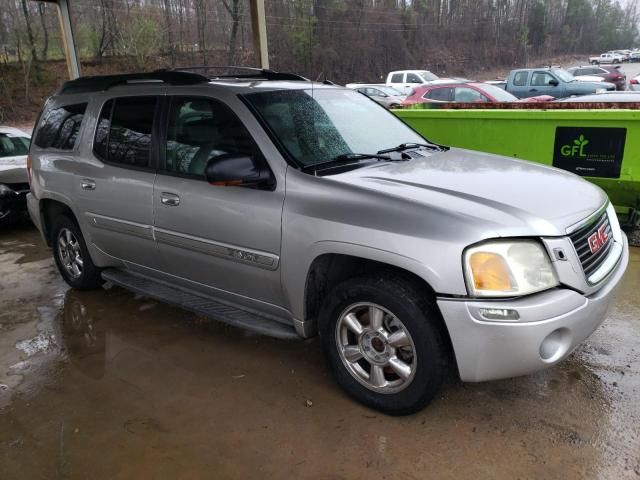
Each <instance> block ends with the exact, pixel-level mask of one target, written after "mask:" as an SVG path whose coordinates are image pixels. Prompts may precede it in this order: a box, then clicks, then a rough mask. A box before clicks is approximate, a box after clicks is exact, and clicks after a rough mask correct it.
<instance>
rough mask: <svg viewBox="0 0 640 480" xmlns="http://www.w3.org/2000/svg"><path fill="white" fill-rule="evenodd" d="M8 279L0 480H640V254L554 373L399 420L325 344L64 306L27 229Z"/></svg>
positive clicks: (2, 314)
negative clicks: (349, 384)
mask: <svg viewBox="0 0 640 480" xmlns="http://www.w3.org/2000/svg"><path fill="white" fill-rule="evenodd" d="M0 272H1V275H0V306H1V310H0V478H2V479H26V478H28V479H40V478H42V479H44V478H47V479H49V478H55V479H61V478H73V479H76V478H77V479H86V478H92V479H94V480H98V479H130V478H136V479H141V478H154V479H155V478H171V479H174V478H257V477H262V476H267V477H271V478H314V479H315V478H321V479H322V478H327V479H338V478H348V479H353V478H374V477H375V478H381V479H383V478H384V479H394V478H398V479H418V478H420V479H422V478H439V479H446V478H452V479H453V478H455V479H460V478H508V479H515V478H545V479H553V478H563V479H564V478H602V479H611V478H616V479H619V478H632V479H635V478H640V346H639V345H640V320H639V314H640V298H639V297H638V293H637V292H638V291H639V290H640V249H633V252H632V259H631V264H630V267H629V270H628V271H627V274H626V277H625V280H624V284H623V286H622V289H621V291H620V292H619V296H618V300H617V303H616V305H615V308H614V309H613V310H612V312H611V314H610V316H609V318H608V320H607V321H606V322H605V324H604V325H603V326H602V327H601V328H600V329H599V330H598V331H597V332H596V333H595V334H594V335H593V337H592V338H591V339H590V340H589V341H588V342H587V343H586V344H584V345H582V346H581V347H580V348H579V349H578V350H577V351H576V352H575V353H574V354H573V355H572V356H571V357H570V358H569V359H568V360H566V361H565V362H564V363H562V364H561V365H560V366H557V367H554V368H551V369H549V370H547V371H544V372H541V373H539V374H536V375H531V376H528V377H523V378H517V379H512V380H505V381H499V382H490V383H484V384H461V383H457V382H454V381H452V382H451V383H450V384H449V385H447V386H446V388H445V389H444V391H443V393H442V395H441V396H440V397H439V398H438V399H437V400H436V401H435V402H434V403H433V404H432V405H431V406H430V407H428V408H427V409H425V410H424V411H422V412H421V413H419V414H417V415H414V416H411V417H406V418H390V417H386V416H384V415H381V414H379V413H377V412H374V411H371V410H368V409H366V408H364V407H362V406H360V405H359V404H356V403H354V402H353V401H352V400H350V399H349V398H347V397H346V396H345V395H344V394H343V393H342V392H341V391H340V390H339V389H338V387H337V386H336V385H335V384H334V383H333V381H332V380H331V378H330V377H329V375H328V373H327V370H326V369H325V367H324V365H323V361H322V358H321V355H320V349H319V345H318V342H317V341H309V342H285V341H278V340H272V339H268V338H263V337H259V336H254V335H249V334H247V333H245V332H242V331H239V330H236V329H234V328H231V327H226V326H222V325H220V324H217V323H215V322H211V321H209V320H206V319H203V318H198V317H196V316H194V315H192V314H189V313H186V312H183V311H180V310H177V309H174V308H170V307H167V306H165V305H162V304H159V303H156V302H153V301H149V300H147V299H144V298H140V297H137V296H135V295H133V294H130V293H128V292H126V291H123V290H120V289H118V288H111V289H105V290H101V291H96V292H77V291H72V290H69V289H68V287H67V286H66V285H65V284H64V283H63V282H62V280H61V279H60V277H59V276H58V273H57V272H56V271H55V268H54V265H53V262H52V260H51V258H50V253H49V251H48V250H46V249H45V248H44V247H43V244H42V242H41V241H40V238H39V236H38V234H37V232H36V231H35V230H34V229H33V228H32V227H29V226H24V227H19V228H15V229H12V230H10V231H4V232H1V233H0Z"/></svg>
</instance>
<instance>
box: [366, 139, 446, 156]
mask: <svg viewBox="0 0 640 480" xmlns="http://www.w3.org/2000/svg"><path fill="white" fill-rule="evenodd" d="M412 148H428V149H429V150H436V151H438V152H440V151H445V150H448V147H445V146H444V145H438V144H435V143H433V144H430V143H415V142H407V143H401V144H400V145H398V146H397V147H392V148H385V149H384V150H380V151H378V154H379V155H381V154H384V153H391V152H404V151H405V150H411V149H412Z"/></svg>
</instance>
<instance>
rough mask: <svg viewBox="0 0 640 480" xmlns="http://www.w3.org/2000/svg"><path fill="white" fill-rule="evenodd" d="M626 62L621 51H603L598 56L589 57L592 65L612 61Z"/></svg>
mask: <svg viewBox="0 0 640 480" xmlns="http://www.w3.org/2000/svg"><path fill="white" fill-rule="evenodd" d="M622 62H624V57H623V56H622V55H620V54H619V53H603V54H602V55H599V56H597V57H589V63H590V64H592V65H600V64H603V63H605V64H611V63H622Z"/></svg>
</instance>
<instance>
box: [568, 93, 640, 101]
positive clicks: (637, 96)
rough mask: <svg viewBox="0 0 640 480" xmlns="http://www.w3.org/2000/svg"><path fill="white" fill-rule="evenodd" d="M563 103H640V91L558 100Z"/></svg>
mask: <svg viewBox="0 0 640 480" xmlns="http://www.w3.org/2000/svg"><path fill="white" fill-rule="evenodd" d="M556 102H562V103H581V102H587V103H588V102H593V103H640V91H638V92H601V93H594V94H592V95H580V96H576V97H569V98H562V99H560V100H556Z"/></svg>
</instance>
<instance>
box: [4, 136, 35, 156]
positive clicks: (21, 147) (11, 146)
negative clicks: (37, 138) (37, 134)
mask: <svg viewBox="0 0 640 480" xmlns="http://www.w3.org/2000/svg"><path fill="white" fill-rule="evenodd" d="M28 151H29V139H28V138H25V137H15V136H13V135H7V134H6V133H0V157H17V156H20V155H26V154H27V153H28Z"/></svg>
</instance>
